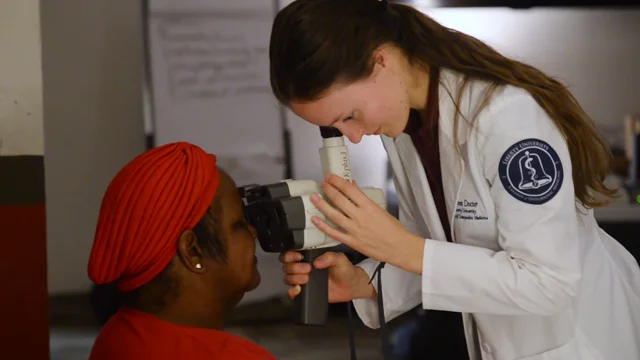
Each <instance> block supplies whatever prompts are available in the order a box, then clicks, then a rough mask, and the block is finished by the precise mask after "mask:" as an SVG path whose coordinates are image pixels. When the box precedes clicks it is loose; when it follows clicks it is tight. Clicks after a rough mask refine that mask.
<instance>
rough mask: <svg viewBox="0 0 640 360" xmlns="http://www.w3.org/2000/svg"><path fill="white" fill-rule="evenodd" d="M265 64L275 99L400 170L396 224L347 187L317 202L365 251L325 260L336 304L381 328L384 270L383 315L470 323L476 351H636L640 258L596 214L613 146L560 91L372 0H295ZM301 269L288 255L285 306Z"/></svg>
mask: <svg viewBox="0 0 640 360" xmlns="http://www.w3.org/2000/svg"><path fill="white" fill-rule="evenodd" d="M270 59H271V83H272V88H273V91H274V93H275V95H276V97H277V98H278V99H279V101H280V102H282V103H283V104H285V105H286V106H288V107H289V108H290V109H291V110H292V111H293V112H294V113H296V114H297V115H298V116H299V117H301V118H302V119H304V120H306V121H308V122H310V123H312V124H315V125H322V126H334V127H335V128H337V129H339V130H340V131H341V132H342V133H343V134H344V135H345V136H347V137H348V138H349V139H350V140H351V141H352V142H353V143H358V142H359V141H360V139H361V137H362V136H363V135H372V134H380V135H382V136H381V137H382V140H383V143H384V146H385V148H386V150H387V153H388V156H389V160H390V162H391V165H392V168H393V171H394V175H395V184H396V189H397V192H398V196H399V199H400V219H399V221H398V220H396V219H395V218H394V217H392V216H391V215H390V214H388V213H386V212H385V211H384V210H383V209H381V208H380V207H378V206H377V205H375V203H373V202H372V201H370V200H369V199H368V198H367V197H366V196H365V195H364V194H363V193H362V192H361V191H360V190H359V189H358V187H357V185H355V184H350V183H347V182H345V181H343V180H341V179H339V178H336V177H331V178H328V179H327V180H326V182H325V184H323V191H324V193H325V194H326V196H327V197H328V198H329V199H330V200H331V201H332V202H333V204H334V205H335V207H336V208H337V209H336V208H334V207H332V206H330V205H329V204H328V203H327V202H325V201H323V200H322V199H320V198H318V197H316V198H315V200H314V203H315V204H316V206H317V207H318V208H319V209H320V210H321V211H322V212H323V213H324V214H325V215H326V216H327V218H329V219H331V220H332V221H333V222H334V223H336V224H337V225H338V226H339V227H340V228H341V229H343V230H337V229H334V228H332V227H330V226H329V225H327V224H326V223H325V222H323V221H321V220H320V221H317V220H319V219H315V220H316V221H315V223H316V226H318V227H319V228H320V229H322V230H323V231H324V232H326V233H327V234H328V235H329V236H331V237H332V238H334V239H336V240H338V241H340V242H342V243H344V244H346V245H348V246H350V247H351V248H353V249H355V250H357V251H359V252H361V253H363V254H365V255H366V256H368V257H369V258H370V259H368V260H365V261H364V262H362V263H360V264H358V265H357V266H353V265H352V264H351V263H350V262H349V261H348V259H347V258H346V257H345V256H344V255H342V254H336V253H327V254H325V255H324V256H323V257H321V258H319V259H317V260H316V261H315V263H314V266H316V267H317V268H327V267H328V268H329V269H330V294H329V297H330V299H329V300H330V301H331V302H342V301H350V300H353V302H354V305H355V308H356V310H357V312H358V315H359V316H360V318H361V319H362V320H363V321H364V323H365V324H366V325H367V326H369V327H372V328H376V327H378V326H379V323H378V314H377V309H376V300H375V295H376V292H377V291H378V289H377V286H376V282H371V284H370V282H369V280H370V278H371V277H372V276H373V273H374V270H375V269H376V267H377V264H378V261H381V262H386V263H387V266H386V267H384V269H383V270H382V272H381V274H382V275H381V276H382V284H383V289H382V296H383V299H384V314H385V318H386V320H390V319H392V318H394V317H396V316H398V315H400V314H402V313H403V312H405V311H407V310H409V309H411V308H413V307H415V306H417V305H419V304H422V306H423V307H424V308H425V309H432V310H441V311H446V312H451V313H456V312H458V313H461V314H462V319H463V323H464V334H465V337H466V344H467V348H468V350H467V351H468V357H469V358H471V359H496V360H512V359H528V360H539V359H540V360H541V359H558V360H578V359H581V360H582V359H590V360H591V359H598V360H604V359H606V360H623V359H624V360H626V359H629V360H632V359H640V270H639V267H638V263H637V261H636V260H635V259H634V258H633V257H632V256H631V254H629V253H628V252H627V251H626V250H625V249H624V248H623V247H622V246H621V245H619V244H618V243H617V242H616V241H615V240H614V239H613V238H611V237H610V236H608V235H607V234H606V233H605V232H604V231H602V230H601V229H600V228H599V227H598V224H597V223H596V221H595V219H594V216H593V208H594V207H598V206H602V205H603V204H604V201H603V200H606V199H607V197H609V196H610V195H611V194H612V193H613V190H610V189H607V188H606V187H605V185H604V184H603V183H602V181H603V179H604V178H605V175H606V174H607V173H608V172H609V152H608V148H607V145H606V144H605V142H604V141H603V140H602V138H601V137H600V136H599V134H598V132H597V130H596V128H595V126H594V124H593V122H592V121H591V120H590V119H589V117H588V115H587V114H586V113H585V112H584V111H583V110H582V108H581V107H580V105H579V104H578V103H577V102H576V100H575V99H574V98H573V97H572V95H571V94H570V93H569V91H568V90H567V88H566V87H565V86H564V85H562V84H561V83H559V82H558V81H556V80H554V79H552V78H550V77H548V76H546V75H545V74H543V73H542V72H540V71H539V70H537V69H535V68H533V67H531V66H528V65H525V64H523V63H521V62H517V61H515V60H512V59H509V58H507V57H504V56H502V55H501V54H499V53H497V52H496V51H494V50H493V49H491V48H490V47H489V46H487V45H485V44H484V43H482V42H480V41H478V40H476V39H474V38H472V37H470V36H467V35H465V34H462V33H459V32H456V31H454V30H451V29H447V28H445V27H443V26H441V25H440V24H438V23H436V22H435V21H433V20H432V19H430V18H429V17H427V16H425V15H423V14H421V13H419V12H418V11H416V10H415V9H413V8H411V7H409V6H405V5H399V4H387V3H386V2H384V1H378V0H349V1H344V0H297V1H294V2H293V3H292V4H291V5H289V6H287V7H286V8H284V9H283V10H281V11H280V13H279V14H278V15H277V17H276V19H275V22H274V25H273V31H272V34H271V46H270ZM430 88H431V89H432V90H433V91H429V89H430ZM434 109H436V110H434ZM434 111H435V113H436V115H433V113H434ZM432 118H433V119H435V120H433V119H432ZM430 119H431V120H430ZM416 121H417V123H418V125H417V126H418V130H417V131H416V130H415V129H414V130H408V127H414V128H415V126H416V125H415V124H413V125H412V123H415V122H416ZM429 135H431V137H429ZM434 142H436V143H437V144H438V145H437V146H436V147H433V146H432V145H433V143H434ZM430 145H431V146H432V147H431V148H430V150H428V151H426V150H425V149H429V146H430ZM421 154H425V155H424V156H421ZM429 164H431V165H429ZM434 164H436V165H434ZM425 170H427V171H425ZM438 173H440V174H438ZM439 204H440V205H439ZM446 229H449V230H446ZM374 259H375V260H374ZM299 260H300V257H299V254H297V253H294V252H289V253H285V254H282V255H281V261H282V262H283V263H284V264H285V265H284V271H285V282H286V283H287V284H289V285H291V289H290V291H289V294H290V295H291V296H295V295H296V294H297V293H298V292H299V291H300V290H299V289H300V287H299V285H300V284H304V283H306V281H307V279H308V276H307V273H308V271H309V270H310V267H309V264H304V263H300V262H298V261H299ZM425 341H428V339H425ZM444 358H446V357H444ZM447 359H449V358H447Z"/></svg>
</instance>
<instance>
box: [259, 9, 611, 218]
mask: <svg viewBox="0 0 640 360" xmlns="http://www.w3.org/2000/svg"><path fill="white" fill-rule="evenodd" d="M384 44H392V45H394V46H396V47H397V48H399V49H400V50H401V51H402V52H403V53H404V54H405V55H406V56H407V59H408V60H409V62H410V63H411V64H418V65H423V66H427V67H429V66H435V67H439V68H443V69H449V70H453V71H455V72H458V73H460V74H462V75H463V77H464V81H463V85H462V86H461V87H460V89H459V92H458V101H459V99H460V96H461V94H462V90H463V89H464V88H465V86H466V85H467V84H468V83H469V81H470V80H476V79H477V80H483V81H488V82H489V83H490V84H491V86H489V87H488V90H487V91H486V93H485V98H484V101H483V105H485V106H486V105H487V104H488V103H489V102H490V99H491V97H492V95H493V94H494V93H495V91H496V89H498V88H499V87H502V86H505V85H513V86H517V87H520V88H522V89H524V90H526V91H528V92H529V93H530V94H531V96H532V97H533V98H534V99H535V101H536V102H537V103H538V105H540V106H541V107H542V108H543V109H544V110H545V111H546V112H547V114H548V115H549V116H550V117H551V119H553V121H554V122H555V124H556V125H557V126H558V127H559V129H560V131H561V132H562V133H563V135H564V136H565V138H566V141H567V145H568V148H569V153H570V156H571V162H572V171H573V184H574V189H575V196H576V198H577V199H578V200H579V201H580V202H581V203H582V204H583V205H584V206H585V207H599V206H603V205H605V204H606V203H607V201H608V198H610V197H612V196H614V194H615V190H613V189H609V188H607V187H606V186H605V184H604V183H603V181H604V178H605V176H606V175H607V174H608V173H609V171H610V161H611V155H610V151H609V146H608V144H607V143H606V142H605V141H604V139H603V138H602V137H601V136H600V134H599V132H598V130H597V128H596V126H595V124H594V123H593V121H592V120H591V119H590V118H589V116H588V115H587V114H586V113H585V111H584V110H583V109H582V107H581V106H580V104H579V103H578V102H577V101H576V99H575V98H574V97H573V95H572V94H571V93H570V92H569V90H568V89H567V87H566V86H565V85H563V84H562V83H560V82H559V81H557V80H555V79H553V78H551V77H549V76H547V75H545V74H544V73H542V72H541V71H540V70H538V69H536V68H534V67H532V66H530V65H527V64H524V63H522V62H519V61H516V60H513V59H509V58H507V57H505V56H503V55H501V54H500V53H498V52H497V51H496V50H494V49H493V48H491V47H490V46H488V45H487V44H485V43H483V42H481V41H480V40H478V39H475V38H473V37H472V36H469V35H466V34H464V33H461V32H458V31H455V30H453V29H449V28H447V27H444V26H442V25H440V24H439V23H438V22H436V21H434V20H433V19H431V18H430V17H428V16H427V15H425V14H423V13H421V12H419V11H417V10H416V9H414V8H412V7H410V6H407V5H401V4H386V3H385V2H383V1H379V0H348V1H345V0H296V1H294V2H293V3H291V4H290V5H288V6H287V7H285V8H284V9H282V10H281V11H280V12H279V13H278V14H277V16H276V18H275V20H274V24H273V29H272V33H271V44H270V48H269V57H270V61H271V87H272V89H273V93H274V94H275V96H276V98H277V99H278V100H279V101H280V102H281V103H283V104H285V105H288V104H289V103H290V102H291V101H292V100H297V101H312V100H316V99H318V98H319V97H321V96H322V95H323V93H324V92H325V91H326V90H327V89H329V88H330V87H331V86H332V85H333V84H335V83H336V82H341V83H347V84H348V83H352V82H356V81H359V80H363V79H366V78H367V77H368V76H369V75H371V72H372V71H373V62H372V59H371V57H372V54H373V52H374V51H375V49H377V48H378V47H379V46H381V45H384ZM457 123H458V115H457V114H456V119H455V123H454V126H455V127H456V128H457ZM597 193H599V194H601V195H604V196H598V194H597Z"/></svg>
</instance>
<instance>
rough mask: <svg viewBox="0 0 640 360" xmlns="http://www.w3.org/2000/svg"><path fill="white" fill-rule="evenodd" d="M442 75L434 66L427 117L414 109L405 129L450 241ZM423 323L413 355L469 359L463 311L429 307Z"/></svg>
mask: <svg viewBox="0 0 640 360" xmlns="http://www.w3.org/2000/svg"><path fill="white" fill-rule="evenodd" d="M439 75H440V71H439V69H437V68H431V71H430V74H429V89H428V98H427V101H428V105H427V110H426V111H425V112H426V114H425V118H424V120H423V119H421V117H420V113H419V112H418V111H416V110H412V111H411V113H410V116H409V122H408V123H407V127H406V128H405V130H404V132H405V133H406V134H408V135H409V136H411V141H412V142H413V145H414V146H415V148H416V151H417V152H418V155H419V156H420V160H421V161H422V166H423V167H424V171H425V174H426V176H427V180H428V181H429V187H430V188H431V193H432V195H433V200H434V202H435V204H436V208H437V210H438V216H439V217H440V222H441V223H442V228H443V229H444V233H445V236H446V237H447V241H449V242H451V241H452V240H451V230H450V229H451V225H450V223H449V217H448V215H447V207H446V203H445V199H444V189H443V185H442V171H441V169H440V148H439V146H440V145H439V141H438V122H439V121H440V107H439V106H438V104H439V98H438V84H439V81H438V80H439ZM438 240H440V239H438ZM427 241H431V240H427ZM422 324H423V328H422V329H421V330H420V331H421V333H420V337H421V340H420V341H419V342H417V345H414V353H413V354H412V356H413V357H415V358H418V357H424V358H431V357H433V358H434V359H436V358H437V359H447V360H468V359H469V354H468V352H467V343H466V340H465V334H464V326H463V324H462V315H461V314H460V313H458V312H449V311H436V310H428V311H427V312H426V313H425V316H424V318H423V320H422ZM423 339H424V340H423Z"/></svg>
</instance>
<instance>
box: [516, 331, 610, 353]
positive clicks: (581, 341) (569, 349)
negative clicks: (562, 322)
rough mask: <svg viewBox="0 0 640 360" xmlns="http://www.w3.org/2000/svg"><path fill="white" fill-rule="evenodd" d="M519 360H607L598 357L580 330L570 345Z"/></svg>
mask: <svg viewBox="0 0 640 360" xmlns="http://www.w3.org/2000/svg"><path fill="white" fill-rule="evenodd" d="M517 360H605V359H604V358H603V357H602V356H599V355H597V353H596V351H595V350H594V349H593V347H592V346H591V345H590V344H589V343H588V340H587V339H586V338H585V337H584V336H583V335H582V332H580V331H579V330H578V332H577V334H576V336H575V337H574V338H573V339H571V340H570V341H569V342H568V343H566V344H564V345H561V346H560V347H557V348H555V349H552V350H549V351H545V352H543V353H540V354H536V355H532V356H527V357H523V358H518V359H517Z"/></svg>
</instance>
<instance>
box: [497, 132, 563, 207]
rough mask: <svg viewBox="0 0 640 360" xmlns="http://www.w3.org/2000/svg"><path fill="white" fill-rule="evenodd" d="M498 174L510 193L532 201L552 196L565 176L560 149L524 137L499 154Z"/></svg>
mask: <svg viewBox="0 0 640 360" xmlns="http://www.w3.org/2000/svg"><path fill="white" fill-rule="evenodd" d="M498 174H499V175H500V181H501V182H502V186H504V188H505V190H507V191H508V192H509V194H511V195H512V196H513V197H515V198H516V199H518V200H520V201H522V202H524V203H527V204H531V205H541V204H544V203H546V202H547V201H549V200H551V199H553V197H554V196H555V195H556V194H557V193H558V192H559V191H560V187H561V186H562V180H563V171H562V163H561V162H560V157H559V156H558V153H556V151H555V150H553V148H552V147H551V146H550V145H549V144H547V143H546V142H544V141H542V140H538V139H525V140H521V141H519V142H517V143H515V144H513V145H512V146H510V147H509V149H507V151H505V152H504V154H502V157H501V158H500V166H499V168H498Z"/></svg>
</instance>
